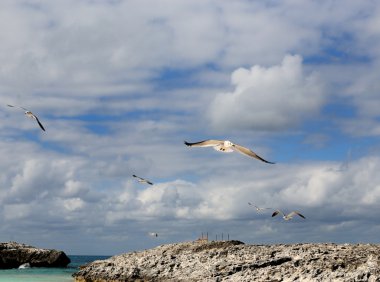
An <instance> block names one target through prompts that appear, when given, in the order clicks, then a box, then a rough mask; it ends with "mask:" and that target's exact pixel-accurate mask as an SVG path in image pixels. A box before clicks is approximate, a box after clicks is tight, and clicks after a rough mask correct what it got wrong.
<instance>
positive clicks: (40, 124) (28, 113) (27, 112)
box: [7, 105, 45, 131]
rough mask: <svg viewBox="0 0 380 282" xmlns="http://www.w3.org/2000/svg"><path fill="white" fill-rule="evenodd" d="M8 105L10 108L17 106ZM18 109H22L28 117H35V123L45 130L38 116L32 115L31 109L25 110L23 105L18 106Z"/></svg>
mask: <svg viewBox="0 0 380 282" xmlns="http://www.w3.org/2000/svg"><path fill="white" fill-rule="evenodd" d="M7 106H8V107H11V108H15V107H17V106H13V105H7ZM18 107H19V108H20V109H23V110H24V111H25V115H26V116H27V117H30V118H33V119H35V120H36V121H37V123H38V125H39V126H40V127H41V129H42V130H43V131H45V128H44V127H43V125H42V123H41V122H40V120H39V119H38V117H37V116H36V115H34V114H33V113H32V112H31V111H29V110H27V109H25V108H23V107H20V106H18Z"/></svg>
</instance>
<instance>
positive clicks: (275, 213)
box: [272, 210, 283, 217]
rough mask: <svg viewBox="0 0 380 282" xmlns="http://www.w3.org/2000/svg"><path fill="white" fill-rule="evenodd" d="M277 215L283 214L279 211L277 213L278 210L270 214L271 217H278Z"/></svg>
mask: <svg viewBox="0 0 380 282" xmlns="http://www.w3.org/2000/svg"><path fill="white" fill-rule="evenodd" d="M279 213H281V214H283V213H282V212H281V211H279V210H276V211H274V213H273V214H272V217H274V216H276V215H278V214H279Z"/></svg>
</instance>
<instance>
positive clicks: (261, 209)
mask: <svg viewBox="0 0 380 282" xmlns="http://www.w3.org/2000/svg"><path fill="white" fill-rule="evenodd" d="M248 205H250V206H254V207H255V209H256V211H258V212H260V211H264V210H271V209H272V208H261V207H258V206H256V205H254V204H251V203H249V202H248Z"/></svg>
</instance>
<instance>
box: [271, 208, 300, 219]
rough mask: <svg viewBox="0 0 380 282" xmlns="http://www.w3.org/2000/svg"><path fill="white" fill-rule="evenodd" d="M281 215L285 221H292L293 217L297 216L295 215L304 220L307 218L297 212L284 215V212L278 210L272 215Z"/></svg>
mask: <svg viewBox="0 0 380 282" xmlns="http://www.w3.org/2000/svg"><path fill="white" fill-rule="evenodd" d="M279 213H281V214H282V218H283V219H284V220H290V219H292V218H293V216H295V215H299V216H300V217H302V218H304V219H305V218H306V217H304V216H303V215H302V214H300V213H299V212H297V211H292V212H291V213H288V214H284V213H283V212H282V211H280V210H276V211H275V212H274V213H273V214H272V217H274V216H276V215H278V214H279Z"/></svg>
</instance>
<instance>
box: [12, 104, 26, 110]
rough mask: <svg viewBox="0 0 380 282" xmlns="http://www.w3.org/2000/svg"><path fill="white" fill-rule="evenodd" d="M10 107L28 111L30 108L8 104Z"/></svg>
mask: <svg viewBox="0 0 380 282" xmlns="http://www.w3.org/2000/svg"><path fill="white" fill-rule="evenodd" d="M7 106H8V107H11V108H20V109H23V110H24V111H28V109H25V108H24V107H20V106H13V105H9V104H7Z"/></svg>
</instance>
